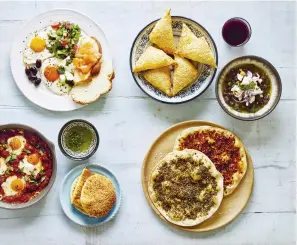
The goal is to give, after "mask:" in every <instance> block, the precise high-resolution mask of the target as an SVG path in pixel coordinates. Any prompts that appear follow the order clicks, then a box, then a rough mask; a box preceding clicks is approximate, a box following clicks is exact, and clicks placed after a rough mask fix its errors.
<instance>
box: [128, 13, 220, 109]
mask: <svg viewBox="0 0 297 245" xmlns="http://www.w3.org/2000/svg"><path fill="white" fill-rule="evenodd" d="M171 18H180V19H185V20H188V21H192V22H193V23H194V24H196V25H197V26H199V27H200V28H201V29H202V30H203V31H204V32H205V33H206V34H207V35H208V36H209V39H210V40H211V42H212V43H213V47H214V51H215V54H216V64H217V65H218V62H219V56H218V49H217V45H216V43H215V41H214V39H213V38H212V36H211V35H210V33H209V32H208V31H207V30H206V29H205V27H203V26H202V25H201V24H199V23H198V22H197V21H195V20H193V19H190V18H187V17H183V16H178V15H175V16H171ZM159 20H160V19H156V20H154V21H152V22H150V23H149V24H147V25H146V26H145V27H144V28H142V29H141V30H140V32H139V33H138V34H137V36H136V37H135V39H134V41H133V44H132V47H131V49H130V71H131V73H132V76H133V79H134V81H135V83H136V84H137V86H138V87H139V88H140V89H141V90H142V91H143V92H144V93H145V94H146V95H148V96H149V97H151V98H153V99H154V100H157V101H159V102H161V103H164V104H182V103H186V102H189V101H191V100H194V99H196V98H197V97H199V96H200V95H202V94H203V93H204V92H205V91H206V90H207V89H208V88H209V86H210V85H211V83H212V81H213V80H214V78H215V76H216V73H217V68H215V69H214V72H213V75H212V77H211V78H210V80H209V82H208V84H207V86H206V87H205V88H204V89H203V90H202V91H201V92H200V93H198V94H197V95H196V96H194V97H193V98H190V99H185V100H183V101H178V102H174V101H172V102H171V101H163V100H160V99H158V98H155V97H153V96H151V95H150V94H149V93H147V92H146V91H145V89H143V88H142V87H141V86H140V85H139V84H138V82H137V79H136V78H135V75H134V73H133V65H132V54H133V49H134V46H135V43H136V41H137V40H138V38H139V36H140V35H141V34H142V32H143V31H144V30H145V29H146V28H147V27H149V26H150V25H151V24H153V23H154V22H157V21H159Z"/></svg>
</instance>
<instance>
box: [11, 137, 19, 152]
mask: <svg viewBox="0 0 297 245" xmlns="http://www.w3.org/2000/svg"><path fill="white" fill-rule="evenodd" d="M9 145H10V147H11V148H12V149H13V150H17V149H19V148H20V147H21V141H20V140H19V139H18V138H13V139H12V140H11V141H10V143H9Z"/></svg>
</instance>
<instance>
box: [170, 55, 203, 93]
mask: <svg viewBox="0 0 297 245" xmlns="http://www.w3.org/2000/svg"><path fill="white" fill-rule="evenodd" d="M174 59H175V61H176V65H175V68H174V72H173V82H172V83H173V88H172V94H173V96H175V95H176V94H177V93H179V92H180V91H181V90H182V89H184V88H185V87H187V86H189V85H190V84H192V83H193V82H194V81H195V80H196V78H197V76H198V71H197V69H196V68H195V66H194V65H193V64H192V63H191V62H190V61H189V60H187V59H185V58H182V57H180V56H178V55H175V56H174Z"/></svg>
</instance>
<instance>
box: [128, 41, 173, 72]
mask: <svg viewBox="0 0 297 245" xmlns="http://www.w3.org/2000/svg"><path fill="white" fill-rule="evenodd" d="M174 63H175V62H174V60H173V59H172V58H171V57H170V56H168V55H167V54H166V53H165V52H164V51H162V50H161V49H157V48H155V47H153V46H150V47H148V48H147V49H146V50H145V51H144V52H143V54H142V55H141V56H140V57H139V59H138V60H137V61H136V64H135V66H134V68H133V72H140V71H145V70H151V69H157V68H161V67H164V66H169V65H172V64H174Z"/></svg>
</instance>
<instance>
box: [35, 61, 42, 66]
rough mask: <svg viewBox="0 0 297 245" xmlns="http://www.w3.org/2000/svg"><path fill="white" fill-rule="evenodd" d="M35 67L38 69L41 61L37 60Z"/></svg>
mask: <svg viewBox="0 0 297 245" xmlns="http://www.w3.org/2000/svg"><path fill="white" fill-rule="evenodd" d="M35 65H36V67H37V68H40V67H41V65H42V61H41V60H40V59H37V60H36V63H35Z"/></svg>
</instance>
